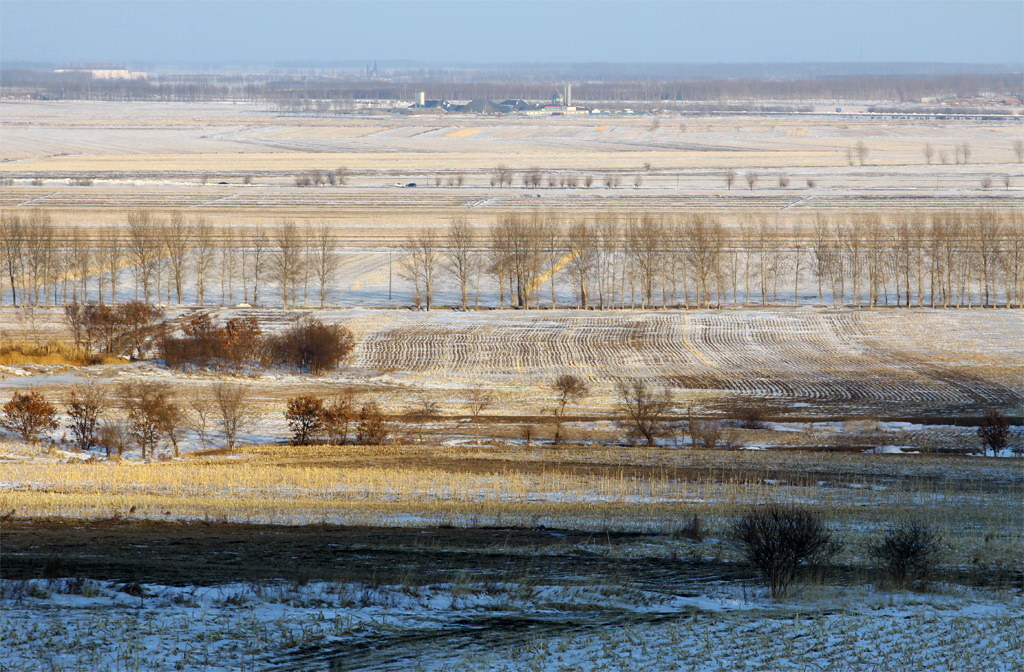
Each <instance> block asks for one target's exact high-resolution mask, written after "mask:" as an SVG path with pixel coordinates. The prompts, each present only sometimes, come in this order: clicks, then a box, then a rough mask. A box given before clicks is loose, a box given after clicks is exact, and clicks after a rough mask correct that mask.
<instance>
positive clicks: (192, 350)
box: [160, 313, 262, 370]
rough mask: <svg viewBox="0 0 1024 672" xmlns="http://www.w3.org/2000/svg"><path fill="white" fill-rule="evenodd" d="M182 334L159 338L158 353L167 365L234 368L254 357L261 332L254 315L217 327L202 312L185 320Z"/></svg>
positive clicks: (258, 349) (255, 357) (257, 354)
mask: <svg viewBox="0 0 1024 672" xmlns="http://www.w3.org/2000/svg"><path fill="white" fill-rule="evenodd" d="M182 333H183V335H182V336H181V337H180V338H179V337H175V336H170V335H165V336H164V337H163V338H161V339H160V354H161V356H162V357H163V359H164V361H165V362H166V363H167V366H173V367H176V368H184V367H186V366H196V367H199V368H206V367H212V368H216V369H224V370H238V369H239V368H241V367H242V366H243V365H244V364H245V363H246V362H251V361H254V360H256V359H258V356H259V352H260V348H261V347H262V339H261V334H262V332H261V330H260V325H259V322H258V321H257V320H256V318H254V317H250V318H245V319H231V320H228V321H227V322H225V324H224V326H223V327H217V326H215V325H214V324H213V321H212V320H211V319H210V316H209V315H208V314H205V313H204V314H202V315H197V316H195V317H193V318H192V319H191V320H189V321H188V322H187V323H185V326H183V327H182Z"/></svg>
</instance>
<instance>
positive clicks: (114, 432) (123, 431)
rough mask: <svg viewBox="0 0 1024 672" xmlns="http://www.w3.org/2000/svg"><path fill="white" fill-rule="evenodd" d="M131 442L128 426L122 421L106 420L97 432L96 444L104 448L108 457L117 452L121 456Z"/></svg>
mask: <svg viewBox="0 0 1024 672" xmlns="http://www.w3.org/2000/svg"><path fill="white" fill-rule="evenodd" d="M130 443H131V437H130V436H129V435H128V428H127V427H126V426H125V425H123V424H121V423H120V422H111V421H109V420H108V421H106V422H104V423H103V424H101V425H100V427H99V430H97V433H96V445H97V446H99V447H100V448H102V449H103V451H104V453H105V454H106V456H107V457H110V456H111V455H112V454H116V455H117V456H118V457H120V456H121V455H122V454H124V451H125V449H127V448H128V445H129V444H130Z"/></svg>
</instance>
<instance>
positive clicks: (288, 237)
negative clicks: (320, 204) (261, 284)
mask: <svg viewBox="0 0 1024 672" xmlns="http://www.w3.org/2000/svg"><path fill="white" fill-rule="evenodd" d="M274 247H275V250H274V278H275V280H277V286H278V288H279V290H280V292H281V303H282V304H283V305H284V307H285V308H289V307H293V306H294V305H295V304H296V303H297V302H298V295H299V288H298V285H299V280H300V279H301V277H302V268H301V267H302V265H303V263H302V261H303V260H302V257H303V254H302V252H303V250H302V240H301V239H300V238H299V231H298V228H297V227H296V226H295V222H284V223H283V224H279V225H278V226H277V229H276V230H275V231H274Z"/></svg>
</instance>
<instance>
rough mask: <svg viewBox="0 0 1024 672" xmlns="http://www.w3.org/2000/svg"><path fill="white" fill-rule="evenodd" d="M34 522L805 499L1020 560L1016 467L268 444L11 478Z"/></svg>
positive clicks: (667, 524) (647, 525)
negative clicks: (914, 520)
mask: <svg viewBox="0 0 1024 672" xmlns="http://www.w3.org/2000/svg"><path fill="white" fill-rule="evenodd" d="M0 493H2V494H0V511H2V512H5V513H6V512H13V513H12V514H11V515H12V516H13V517H16V518H19V519H38V518H59V519H76V520H92V519H107V518H120V517H124V518H138V519H151V520H182V519H185V520H189V519H191V520H195V519H200V520H203V519H206V520H224V521H237V522H267V523H318V522H325V523H340V524H367V525H385V526H393V525H399V526H402V525H423V524H428V525H429V524H434V525H455V526H468V527H473V526H488V525H508V526H520V527H536V526H539V525H543V526H548V527H563V528H571V529H610V530H652V531H659V530H660V531H672V530H674V529H677V528H678V526H679V525H680V524H681V523H682V522H683V521H684V520H686V519H687V518H688V517H689V516H691V515H693V514H698V515H700V516H702V517H705V518H707V519H708V520H710V521H712V524H713V526H714V524H715V523H714V521H719V523H721V522H722V521H725V520H727V519H730V518H732V517H733V516H735V515H736V514H737V513H738V512H740V511H742V510H744V509H746V508H747V507H749V506H751V505H754V504H758V503H763V502H768V501H782V502H799V503H801V504H803V505H805V506H811V507H814V508H816V509H817V510H819V511H820V512H821V513H822V514H823V515H824V516H825V517H826V519H827V520H830V521H831V522H832V523H833V524H837V525H842V526H844V527H848V528H849V529H850V530H851V531H852V532H853V534H855V535H862V534H870V533H871V531H872V530H874V529H877V527H878V526H880V525H884V524H885V523H886V522H887V521H889V520H891V519H892V518H894V517H897V516H898V515H900V514H902V513H904V512H906V511H908V510H911V509H913V510H914V511H915V512H916V513H918V514H919V515H923V516H926V517H928V519H929V520H931V521H932V522H933V523H934V524H936V525H937V526H939V527H940V528H941V529H943V530H945V531H947V533H948V534H950V535H952V536H951V537H950V538H955V539H957V540H958V541H957V544H958V549H959V550H958V555H959V557H960V560H962V561H963V562H970V561H971V558H972V557H975V555H977V554H982V553H983V554H984V557H985V559H986V561H989V562H993V561H995V560H997V559H1008V558H1009V557H1012V555H1013V554H1014V553H1015V552H1016V551H1015V550H1014V549H1019V546H1020V543H1021V539H1020V534H1019V532H1013V530H1014V529H1016V528H1015V521H1019V519H1020V516H1021V515H1022V513H1024V511H1022V509H1021V502H1022V501H1024V496H1022V495H1024V470H1022V469H1021V465H1019V464H1018V463H1017V461H1012V462H1010V461H1000V462H999V463H998V464H993V463H991V462H988V461H981V460H970V459H965V458H937V457H929V456H913V457H910V458H909V459H893V460H887V459H884V458H882V459H879V457H878V456H866V455H858V454H843V455H834V456H832V455H829V456H827V457H826V456H823V455H822V454H820V453H819V454H811V453H789V452H787V453H759V454H750V453H736V452H707V451H696V450H693V451H691V450H687V451H680V450H643V449H630V450H627V449H586V448H578V447H574V448H565V449H560V450H528V449H525V450H524V449H515V448H508V447H501V448H472V449H470V448H451V447H442V446H428V447H417V448H413V447H384V448H381V447H359V446H349V447H334V446H313V447H303V448H294V447H282V446H260V447H252V448H248V449H246V450H245V451H244V452H242V453H238V454H235V455H213V454H206V455H193V456H191V457H189V458H186V459H184V460H181V461H173V462H154V463H148V464H141V463H135V462H124V461H90V462H53V461H30V462H20V463H8V464H6V465H5V466H4V487H3V489H2V490H0Z"/></svg>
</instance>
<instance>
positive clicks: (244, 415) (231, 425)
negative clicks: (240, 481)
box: [213, 382, 251, 450]
mask: <svg viewBox="0 0 1024 672" xmlns="http://www.w3.org/2000/svg"><path fill="white" fill-rule="evenodd" d="M213 401H214V404H215V405H216V408H217V415H218V419H219V420H220V426H221V431H222V432H223V433H224V441H225V443H226V444H227V449H228V450H234V448H235V441H236V440H237V439H238V434H239V432H241V431H242V430H243V429H244V427H245V425H246V423H247V422H248V421H249V419H250V412H251V411H250V408H249V388H248V387H246V386H245V385H240V384H235V383H228V382H220V383H217V384H215V385H214V386H213Z"/></svg>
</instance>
